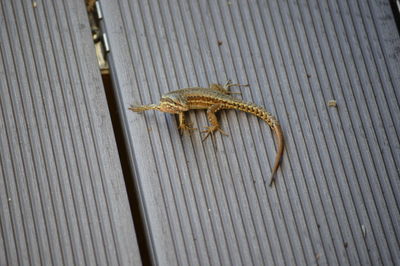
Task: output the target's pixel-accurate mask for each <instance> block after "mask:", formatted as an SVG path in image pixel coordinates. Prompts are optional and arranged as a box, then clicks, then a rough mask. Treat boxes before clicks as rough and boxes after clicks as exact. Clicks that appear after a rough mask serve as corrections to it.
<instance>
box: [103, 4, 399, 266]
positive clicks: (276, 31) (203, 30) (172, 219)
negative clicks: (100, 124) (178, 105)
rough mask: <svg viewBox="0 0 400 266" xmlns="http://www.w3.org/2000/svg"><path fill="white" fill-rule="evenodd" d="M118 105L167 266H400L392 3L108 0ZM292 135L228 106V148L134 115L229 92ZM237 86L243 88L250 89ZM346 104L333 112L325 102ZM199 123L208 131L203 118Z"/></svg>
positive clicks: (150, 234) (154, 116)
mask: <svg viewBox="0 0 400 266" xmlns="http://www.w3.org/2000/svg"><path fill="white" fill-rule="evenodd" d="M101 4H102V8H103V11H104V24H103V28H104V30H105V31H106V32H107V34H108V37H109V41H110V47H111V52H110V54H109V60H110V63H111V68H112V73H113V77H114V82H115V85H116V96H117V98H118V102H119V105H120V107H119V108H120V109H119V111H120V114H121V117H122V120H123V123H124V130H125V132H124V134H125V137H126V139H127V143H128V145H129V149H130V163H131V167H132V169H133V170H134V173H135V177H134V178H135V182H136V191H137V193H139V195H140V198H141V200H142V202H141V205H142V211H143V213H144V215H143V216H144V217H145V224H146V232H145V233H146V236H147V238H148V241H149V243H150V247H151V255H152V260H153V262H155V263H156V264H161V265H176V264H179V265H208V264H213V265H220V264H222V265H263V264H265V265H314V264H322V265H326V264H330V265H350V264H351V265H357V264H362V265H368V264H373V265H380V264H386V265H390V264H393V263H400V257H399V256H400V255H399V254H400V253H399V250H400V249H399V248H400V247H399V238H400V224H399V223H400V215H399V203H400V189H399V188H400V180H399V169H400V156H399V152H400V146H399V132H400V110H399V109H400V108H399V98H400V92H399V91H400V90H399V89H400V69H399V68H398V66H399V63H400V52H399V51H400V38H399V34H398V31H397V29H396V25H395V21H394V18H393V14H392V11H391V9H390V4H389V1H372V0H369V1H364V0H358V1H356V0H353V1H328V0H322V1H320V0H318V1H317V0H310V1H305V0H299V1H277V0H269V1H261V0H260V1H222V0H221V1H205V0H201V1H185V0H171V1H157V0H147V1H135V0H132V1H128V0H121V1H118V2H113V3H110V2H107V1H101ZM228 78H230V79H232V80H233V81H234V82H239V83H242V84H246V83H249V84H250V88H242V89H240V91H241V92H242V95H241V97H242V98H243V99H245V100H247V101H252V102H255V103H257V104H259V105H262V106H265V107H266V109H267V110H269V111H270V112H271V113H273V114H275V115H276V116H277V118H278V119H279V120H280V122H281V124H282V128H283V130H284V134H285V138H286V150H285V154H284V157H283V160H282V165H281V167H280V169H279V170H278V175H277V182H276V185H275V186H274V187H273V188H270V187H268V186H267V185H265V184H264V179H268V178H269V175H270V172H271V164H272V163H273V159H274V156H275V144H274V139H273V135H272V133H271V131H270V129H269V127H268V126H267V125H266V124H265V123H264V122H263V121H261V120H259V119H257V118H256V117H253V116H251V115H248V114H245V113H242V112H237V111H233V110H229V111H221V112H220V115H219V117H220V121H221V122H222V128H223V129H224V130H226V132H228V133H229V137H225V136H221V135H220V134H217V135H216V137H215V139H211V138H210V139H207V140H206V141H204V142H202V141H201V135H200V133H199V132H198V131H195V132H194V133H193V134H192V135H191V136H189V135H184V136H180V135H179V132H178V130H177V128H176V127H177V119H176V118H174V117H173V116H171V115H169V114H164V113H158V112H153V111H149V112H145V113H143V114H138V113H132V112H130V111H128V110H127V108H128V107H129V105H130V104H149V103H157V102H158V100H159V98H160V96H161V95H162V94H164V93H166V92H168V91H170V90H175V89H179V88H185V87H190V86H208V85H209V84H210V83H215V82H219V83H224V82H225V81H226V80H227V79H228ZM238 90H239V89H236V91H238ZM331 100H335V101H336V103H337V106H336V107H329V106H328V102H329V101H331ZM188 117H189V118H190V120H191V121H192V122H193V123H194V127H197V128H202V127H204V126H207V125H208V122H207V119H206V113H205V111H192V112H190V113H189V115H188Z"/></svg>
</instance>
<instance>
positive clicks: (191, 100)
mask: <svg viewBox="0 0 400 266" xmlns="http://www.w3.org/2000/svg"><path fill="white" fill-rule="evenodd" d="M232 86H248V85H241V84H232V83H231V81H230V80H228V81H227V82H226V84H225V85H220V84H211V85H210V87H209V88H200V87H193V88H185V89H179V90H175V91H171V92H168V93H166V94H164V95H162V96H161V99H160V102H159V104H149V105H135V106H134V105H131V106H130V107H129V108H128V109H129V110H131V111H133V112H143V111H146V110H158V111H161V112H165V113H171V114H177V115H178V116H179V125H178V129H180V131H181V133H183V132H184V131H191V130H194V129H195V128H192V124H191V123H189V122H186V120H185V115H184V113H185V112H187V111H189V110H195V109H206V110H207V117H208V120H209V122H210V124H211V126H208V127H206V129H205V130H203V131H202V133H206V135H205V137H204V138H203V141H204V140H205V139H206V138H207V137H208V136H209V135H210V134H211V135H213V133H214V132H215V131H219V132H221V134H223V135H228V134H226V133H225V132H224V131H223V130H222V129H221V127H220V124H219V123H218V120H217V117H216V115H215V113H216V112H218V111H219V110H223V109H236V110H240V111H244V112H247V113H250V114H253V115H255V116H257V117H259V118H261V119H262V120H264V121H265V122H266V123H267V124H268V125H269V126H270V127H271V129H272V130H273V132H274V133H275V135H276V138H277V141H278V148H277V155H276V157H275V162H274V165H273V168H272V174H271V179H270V183H269V186H272V184H273V183H274V182H275V173H276V171H277V170H278V167H279V163H280V161H281V158H282V155H283V150H284V137H283V132H282V128H281V126H280V124H279V122H278V120H277V119H276V118H275V117H274V116H272V114H271V113H269V112H267V111H266V110H265V109H264V108H263V107H261V106H259V105H256V104H254V103H249V102H245V101H243V100H240V99H237V98H235V97H232V96H231V95H230V94H240V92H239V93H237V92H231V91H229V87H232Z"/></svg>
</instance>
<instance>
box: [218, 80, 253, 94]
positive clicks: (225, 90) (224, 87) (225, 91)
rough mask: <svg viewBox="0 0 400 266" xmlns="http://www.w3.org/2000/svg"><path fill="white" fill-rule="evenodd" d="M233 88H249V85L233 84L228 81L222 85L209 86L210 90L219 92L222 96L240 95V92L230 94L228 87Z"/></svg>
mask: <svg viewBox="0 0 400 266" xmlns="http://www.w3.org/2000/svg"><path fill="white" fill-rule="evenodd" d="M234 86H242V87H249V84H234V83H232V81H231V80H230V79H228V80H227V81H226V83H225V84H224V85H220V84H211V85H210V89H213V90H217V91H219V92H222V93H223V94H242V93H241V92H231V91H230V90H229V88H230V87H234Z"/></svg>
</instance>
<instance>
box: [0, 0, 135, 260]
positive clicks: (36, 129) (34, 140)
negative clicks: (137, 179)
mask: <svg viewBox="0 0 400 266" xmlns="http://www.w3.org/2000/svg"><path fill="white" fill-rule="evenodd" d="M140 263H141V261H140V256H139V251H138V246H137V243H136V236H135V231H134V227H133V222H132V217H131V214H130V208H129V204H128V199H127V195H126V189H125V186H124V180H123V176H122V171H121V165H120V160H119V157H118V153H117V148H116V144H115V139H114V134H113V130H112V126H111V120H110V115H109V113H108V107H107V102H106V98H105V94H104V88H103V85H102V82H101V77H100V72H99V69H98V65H97V62H96V56H95V53H94V47H93V40H92V39H91V33H90V28H89V25H88V18H87V15H86V10H85V4H84V1H78V0H76V1H75V0H74V1H61V0H60V1H59V0H56V1H52V0H51V1H50V0H49V1H47V0H45V1H35V4H33V2H32V1H21V0H17V1H0V265H139V264H140Z"/></svg>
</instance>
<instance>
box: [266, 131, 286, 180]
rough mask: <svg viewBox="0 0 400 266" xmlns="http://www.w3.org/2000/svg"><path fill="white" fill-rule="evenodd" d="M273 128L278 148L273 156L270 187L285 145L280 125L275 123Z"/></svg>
mask: <svg viewBox="0 0 400 266" xmlns="http://www.w3.org/2000/svg"><path fill="white" fill-rule="evenodd" d="M273 130H274V133H275V135H276V138H277V139H278V150H277V153H276V157H275V162H274V167H273V168H272V174H271V181H270V182H269V186H270V187H271V186H272V184H273V183H274V182H275V173H276V170H278V167H279V163H280V162H281V159H282V155H283V149H284V147H285V141H284V138H283V133H282V128H281V126H280V125H279V124H275V125H274V127H273Z"/></svg>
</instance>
